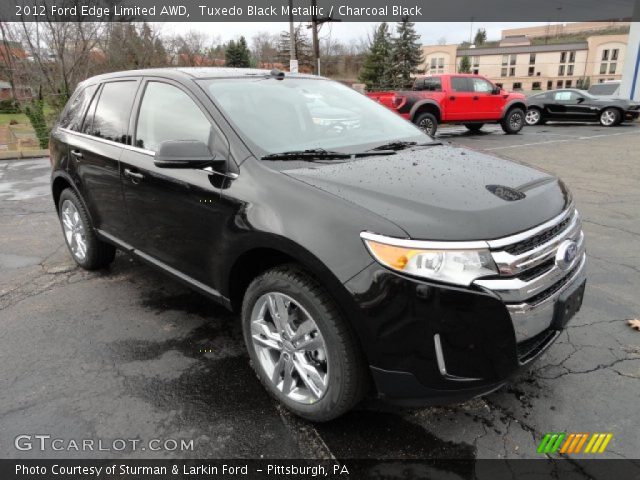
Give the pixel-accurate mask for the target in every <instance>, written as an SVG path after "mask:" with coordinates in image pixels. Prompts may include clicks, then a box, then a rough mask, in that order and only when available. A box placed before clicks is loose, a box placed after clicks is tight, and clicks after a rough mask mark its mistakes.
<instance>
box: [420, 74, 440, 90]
mask: <svg viewBox="0 0 640 480" xmlns="http://www.w3.org/2000/svg"><path fill="white" fill-rule="evenodd" d="M423 90H427V91H429V92H440V91H442V80H440V77H427V78H425V79H424V87H423Z"/></svg>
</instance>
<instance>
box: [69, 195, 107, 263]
mask: <svg viewBox="0 0 640 480" xmlns="http://www.w3.org/2000/svg"><path fill="white" fill-rule="evenodd" d="M66 202H71V203H72V204H73V206H74V207H75V209H76V210H77V212H78V215H79V218H80V221H81V222H82V225H83V227H84V240H85V244H86V253H85V255H84V257H83V258H79V257H78V256H77V255H76V254H75V253H74V252H73V249H72V246H71V245H70V243H69V240H68V239H67V235H66V233H65V227H64V225H63V207H64V206H65V205H66ZM58 218H59V219H60V225H61V226H62V233H63V235H64V238H65V243H66V244H67V248H69V253H70V254H71V257H72V258H73V260H74V261H75V262H76V263H77V264H78V265H79V266H81V267H82V268H84V269H85V270H97V269H100V268H104V267H106V266H108V265H109V264H111V262H113V259H114V258H115V256H116V249H115V247H114V246H113V245H111V244H109V243H106V242H103V241H102V240H100V239H99V238H98V237H97V236H96V233H95V231H94V229H93V225H92V223H91V219H90V218H89V215H88V214H87V210H86V209H85V207H84V204H83V203H82V201H81V200H80V198H79V197H78V195H77V194H76V193H75V192H74V191H73V190H72V189H70V188H67V189H65V190H63V191H62V193H61V194H60V198H59V200H58Z"/></svg>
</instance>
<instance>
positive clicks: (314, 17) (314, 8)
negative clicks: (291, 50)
mask: <svg viewBox="0 0 640 480" xmlns="http://www.w3.org/2000/svg"><path fill="white" fill-rule="evenodd" d="M339 21H340V20H334V19H332V18H331V17H318V0H311V25H309V26H308V28H311V41H312V48H313V60H314V62H313V64H314V70H315V74H316V75H320V40H319V39H318V30H319V29H320V27H321V26H322V24H323V23H326V22H339Z"/></svg>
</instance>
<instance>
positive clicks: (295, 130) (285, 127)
mask: <svg viewBox="0 0 640 480" xmlns="http://www.w3.org/2000/svg"><path fill="white" fill-rule="evenodd" d="M201 84H202V85H203V87H204V89H205V91H207V92H208V94H209V95H210V96H211V98H212V99H213V101H214V102H215V103H216V104H217V105H218V106H219V107H220V108H221V109H222V110H223V111H224V113H225V115H226V117H227V119H228V120H229V121H230V122H231V123H232V124H234V125H235V127H236V128H237V129H238V130H239V131H240V133H241V135H242V136H243V137H244V139H245V140H247V141H248V142H249V143H252V144H254V145H256V146H257V147H258V148H260V149H261V150H263V152H261V153H262V154H270V153H278V152H284V151H292V150H310V149H318V148H322V149H326V150H340V151H343V152H345V153H351V152H355V151H359V150H361V149H363V148H366V147H368V146H374V145H380V144H384V143H389V142H395V141H415V142H420V143H423V142H428V141H430V137H428V136H427V135H425V134H424V133H422V131H421V130H419V129H418V128H417V127H416V126H414V125H413V124H411V123H410V122H408V121H406V120H404V119H403V118H402V117H400V116H398V115H397V114H395V113H393V112H391V111H390V110H388V109H387V108H385V107H383V106H382V105H379V104H378V103H376V102H374V101H372V100H370V99H369V98H367V97H365V96H364V95H362V94H360V93H358V92H356V91H355V90H353V89H351V88H349V87H346V86H344V85H342V84H339V83H336V82H331V81H328V80H323V79H313V78H306V79H304V78H290V77H289V78H285V79H283V80H277V79H274V78H242V79H238V78H225V79H207V80H201Z"/></svg>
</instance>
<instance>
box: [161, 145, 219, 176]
mask: <svg viewBox="0 0 640 480" xmlns="http://www.w3.org/2000/svg"><path fill="white" fill-rule="evenodd" d="M153 163H154V164H155V166H156V167H158V168H194V169H195V168H205V167H213V168H214V169H216V170H219V169H221V168H224V166H226V164H227V161H226V159H219V160H216V158H215V155H214V154H212V153H211V151H210V150H209V147H207V146H206V145H205V144H204V143H203V142H199V141H197V140H167V141H165V142H162V143H161V144H160V148H159V149H158V151H157V152H156V156H155V158H154V161H153Z"/></svg>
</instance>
